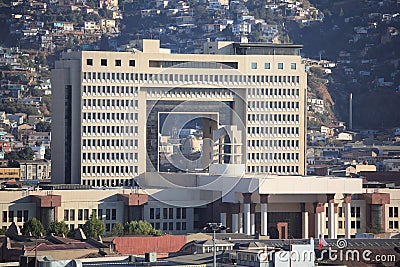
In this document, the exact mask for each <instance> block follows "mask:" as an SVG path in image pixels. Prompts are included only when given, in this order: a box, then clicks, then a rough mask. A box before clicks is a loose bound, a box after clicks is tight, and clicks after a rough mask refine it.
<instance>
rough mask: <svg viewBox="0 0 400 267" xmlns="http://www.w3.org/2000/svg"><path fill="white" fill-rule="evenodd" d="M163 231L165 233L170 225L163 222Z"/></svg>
mask: <svg viewBox="0 0 400 267" xmlns="http://www.w3.org/2000/svg"><path fill="white" fill-rule="evenodd" d="M163 230H164V231H166V230H168V223H166V222H163Z"/></svg>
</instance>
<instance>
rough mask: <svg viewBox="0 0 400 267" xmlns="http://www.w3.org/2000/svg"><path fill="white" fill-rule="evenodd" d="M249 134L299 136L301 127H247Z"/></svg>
mask: <svg viewBox="0 0 400 267" xmlns="http://www.w3.org/2000/svg"><path fill="white" fill-rule="evenodd" d="M247 133H248V134H299V127H247Z"/></svg>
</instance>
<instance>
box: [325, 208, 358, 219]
mask: <svg viewBox="0 0 400 267" xmlns="http://www.w3.org/2000/svg"><path fill="white" fill-rule="evenodd" d="M343 211H344V208H343V207H339V209H338V216H339V217H343V216H344V212H343ZM325 212H326V214H328V207H325ZM350 213H351V217H355V218H360V217H361V207H351V208H350Z"/></svg>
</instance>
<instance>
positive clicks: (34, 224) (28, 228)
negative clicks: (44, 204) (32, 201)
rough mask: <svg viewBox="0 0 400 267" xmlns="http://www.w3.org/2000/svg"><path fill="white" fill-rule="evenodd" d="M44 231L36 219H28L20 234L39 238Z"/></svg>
mask: <svg viewBox="0 0 400 267" xmlns="http://www.w3.org/2000/svg"><path fill="white" fill-rule="evenodd" d="M45 232H46V231H45V230H44V227H43V224H42V223H41V222H40V221H39V220H38V219H36V218H29V220H28V221H26V222H25V223H24V226H23V227H22V233H23V234H24V235H32V236H36V237H38V236H40V235H41V234H44V233H45Z"/></svg>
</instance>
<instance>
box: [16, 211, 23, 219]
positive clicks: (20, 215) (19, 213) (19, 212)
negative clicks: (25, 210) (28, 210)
mask: <svg viewBox="0 0 400 267" xmlns="http://www.w3.org/2000/svg"><path fill="white" fill-rule="evenodd" d="M17 222H22V210H17Z"/></svg>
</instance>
